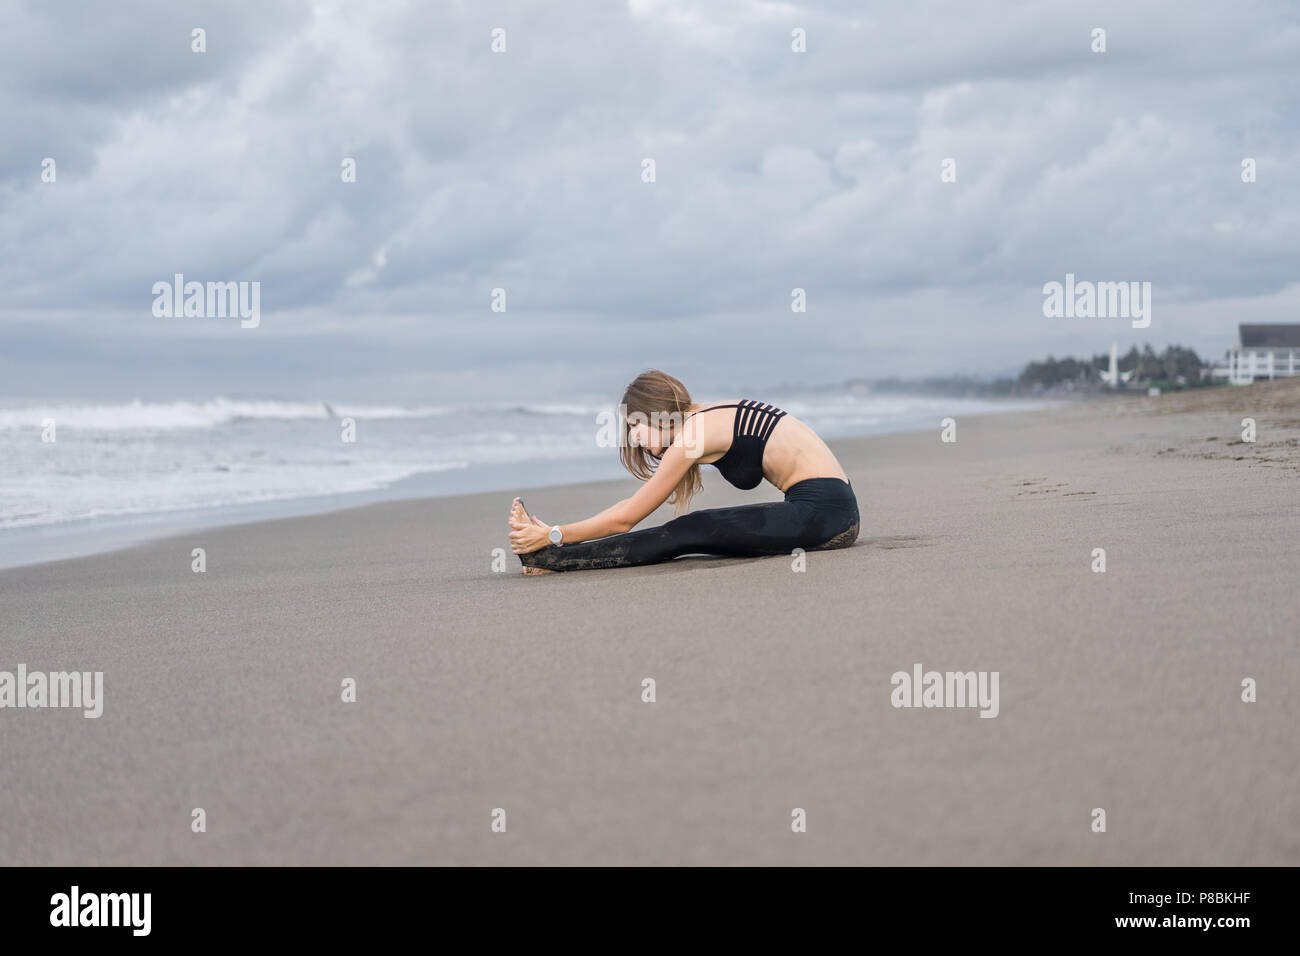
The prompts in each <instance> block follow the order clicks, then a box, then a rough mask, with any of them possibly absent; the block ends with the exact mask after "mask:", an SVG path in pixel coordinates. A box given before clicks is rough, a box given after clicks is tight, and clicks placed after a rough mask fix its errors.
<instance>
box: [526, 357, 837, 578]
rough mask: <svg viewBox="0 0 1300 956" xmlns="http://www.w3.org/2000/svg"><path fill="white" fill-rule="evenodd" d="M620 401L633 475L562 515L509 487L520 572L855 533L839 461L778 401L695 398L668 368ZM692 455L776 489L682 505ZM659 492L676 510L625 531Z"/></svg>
mask: <svg viewBox="0 0 1300 956" xmlns="http://www.w3.org/2000/svg"><path fill="white" fill-rule="evenodd" d="M622 411H623V414H624V428H625V431H624V434H623V436H622V437H623V440H622V441H621V442H620V448H619V457H620V458H622V460H623V464H624V465H625V466H626V467H627V470H628V471H630V472H632V474H634V475H636V476H637V477H638V478H640V479H641V480H642V481H644V482H645V486H644V487H642V488H641V490H640V491H638V492H637V493H636V494H634V495H633V496H632V497H630V498H625V499H624V500H622V501H620V502H619V503H618V504H616V505H614V506H612V507H610V508H606V509H605V510H604V511H602V512H601V513H600V514H598V515H596V516H594V517H591V518H587V519H586V520H585V521H578V522H575V523H574V524H566V525H553V526H552V525H548V524H546V523H545V522H544V521H541V520H539V519H538V518H536V517H534V516H531V515H529V514H528V513H527V512H526V511H525V510H524V507H523V503H522V502H521V501H520V500H519V499H518V498H516V499H515V501H514V504H513V505H512V506H511V509H510V522H509V523H510V545H511V547H512V548H513V549H514V552H515V554H517V555H519V560H520V562H521V563H522V564H523V566H524V573H525V574H541V573H545V572H546V571H578V570H585V569H594V568H624V567H634V566H636V565H643V564H656V563H658V562H660V561H669V560H671V559H673V558H676V557H679V556H681V555H683V554H719V555H727V556H730V557H754V556H758V555H765V554H789V553H790V552H791V551H793V550H794V549H795V548H803V549H804V550H824V549H828V548H847V547H850V546H851V545H852V544H853V542H854V541H856V540H857V538H858V502H857V498H856V497H855V496H854V494H853V487H852V485H851V484H850V483H849V479H848V477H847V476H846V475H845V474H844V469H843V468H841V467H840V463H839V462H838V461H836V460H835V455H834V454H832V453H831V450H830V449H829V448H827V447H826V443H825V442H823V441H822V440H821V439H820V438H818V437H817V433H816V432H814V431H813V430H812V429H811V428H809V427H808V426H807V425H805V424H804V423H803V422H801V421H799V420H798V419H797V418H794V417H793V416H791V415H787V414H786V413H785V412H783V411H781V410H780V409H779V408H774V407H773V406H771V405H765V404H763V403H761V402H754V401H748V400H746V401H739V402H721V403H717V404H711V405H700V404H696V403H694V402H692V401H691V396H690V393H689V392H687V390H686V386H685V385H683V384H682V383H681V382H679V381H678V380H677V379H675V378H673V377H672V376H671V375H668V374H666V373H664V372H658V371H649V372H645V373H643V374H641V375H638V376H637V377H636V379H635V380H634V381H633V382H632V384H631V385H629V386H628V387H627V391H626V392H624V393H623V403H622ZM701 465H713V466H714V467H715V468H717V469H718V471H719V472H721V473H722V477H723V478H725V479H727V481H729V482H731V483H732V484H733V485H735V486H736V487H737V488H744V489H750V488H754V487H757V485H758V483H759V482H760V481H762V480H763V479H764V478H766V479H767V480H768V481H770V482H771V483H772V484H773V485H775V486H776V487H777V488H779V489H781V491H783V492H784V493H785V500H784V501H774V502H765V503H763V504H753V505H743V506H741V507H737V508H711V509H708V510H705V511H696V512H693V513H691V514H682V512H684V511H685V510H686V509H687V507H688V506H689V505H690V501H691V499H692V498H693V497H694V496H695V494H696V493H697V492H698V491H699V490H700V488H701V487H703V482H702V481H701V479H700V466H701ZM665 501H671V502H673V504H674V505H675V506H676V509H677V513H678V514H679V515H681V517H678V518H674V519H673V520H672V521H669V522H668V523H667V524H664V525H661V526H659V527H657V528H647V529H645V530H644V531H632V528H634V527H636V525H637V524H639V523H640V522H641V521H642V520H643V519H644V518H645V517H646V516H647V515H649V514H650V513H651V512H652V511H654V510H655V509H656V508H658V507H659V506H660V505H661V504H663V503H664V502H665Z"/></svg>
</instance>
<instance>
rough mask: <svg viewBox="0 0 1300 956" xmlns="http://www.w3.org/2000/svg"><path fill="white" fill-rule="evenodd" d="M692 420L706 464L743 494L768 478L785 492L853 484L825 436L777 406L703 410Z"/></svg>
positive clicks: (741, 404) (720, 405)
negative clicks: (824, 481)
mask: <svg viewBox="0 0 1300 956" xmlns="http://www.w3.org/2000/svg"><path fill="white" fill-rule="evenodd" d="M688 420H691V421H693V427H694V428H695V429H696V432H695V434H694V435H691V434H690V433H689V432H688V439H689V440H690V441H692V442H698V445H697V447H703V448H706V449H709V451H708V452H707V453H706V454H704V455H702V456H701V457H700V461H701V463H703V464H712V465H714V466H716V467H717V469H718V471H719V472H721V473H722V475H723V477H724V478H726V479H727V480H728V481H729V482H731V483H732V484H733V485H735V486H736V487H738V488H745V489H748V488H753V487H755V486H756V485H757V484H758V483H759V481H760V480H761V479H762V478H766V479H767V480H768V481H770V482H771V483H772V484H774V485H775V486H776V487H777V488H779V489H781V490H782V491H785V490H786V489H788V488H789V487H790V486H791V485H793V484H795V483H797V482H800V481H804V480H805V479H808V478H839V479H840V480H841V481H845V482H847V481H848V476H847V475H846V474H845V473H844V469H843V468H841V467H840V463H839V461H838V460H837V459H836V458H835V454H834V452H832V451H831V450H830V448H828V447H827V445H826V443H825V442H824V441H822V440H821V438H820V436H818V434H817V433H816V432H814V431H813V430H812V429H811V428H809V427H808V426H807V425H806V424H804V423H803V422H802V421H800V420H799V419H797V418H795V417H794V416H793V415H791V414H789V413H788V412H785V411H783V410H782V409H779V408H777V407H776V406H774V405H770V404H767V403H764V402H757V401H753V400H749V399H741V400H738V401H733V402H714V403H710V404H708V405H701V406H698V407H697V408H696V410H695V412H693V413H692V415H691V416H688ZM717 449H723V450H721V451H719V450H717Z"/></svg>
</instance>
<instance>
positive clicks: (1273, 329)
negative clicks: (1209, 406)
mask: <svg viewBox="0 0 1300 956" xmlns="http://www.w3.org/2000/svg"><path fill="white" fill-rule="evenodd" d="M1237 328H1238V330H1239V331H1240V335H1241V344H1240V345H1234V346H1233V347H1232V348H1230V349H1228V354H1227V355H1226V356H1225V358H1224V361H1223V364H1222V365H1216V366H1215V367H1214V369H1213V371H1212V372H1211V374H1212V375H1213V376H1214V377H1215V378H1226V379H1227V380H1228V382H1229V383H1230V384H1232V385H1249V384H1251V383H1252V382H1257V381H1260V380H1261V379H1263V380H1268V379H1274V378H1287V377H1289V376H1292V375H1300V323H1294V322H1292V323H1278V324H1275V325H1239V326H1237Z"/></svg>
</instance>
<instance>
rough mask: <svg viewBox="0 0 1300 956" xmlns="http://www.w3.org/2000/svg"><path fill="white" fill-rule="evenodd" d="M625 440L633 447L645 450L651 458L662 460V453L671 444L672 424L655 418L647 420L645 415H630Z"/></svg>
mask: <svg viewBox="0 0 1300 956" xmlns="http://www.w3.org/2000/svg"><path fill="white" fill-rule="evenodd" d="M627 440H628V441H629V442H630V443H631V444H632V445H633V446H634V447H638V448H644V449H646V450H647V451H648V452H649V453H650V454H651V456H652V457H654V458H662V457H663V455H664V451H665V450H667V448H668V446H669V445H671V444H672V443H673V428H672V423H671V422H669V421H666V420H663V419H659V418H657V417H656V418H655V419H654V420H647V416H645V415H630V416H628V428H627Z"/></svg>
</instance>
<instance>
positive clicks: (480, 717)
mask: <svg viewBox="0 0 1300 956" xmlns="http://www.w3.org/2000/svg"><path fill="white" fill-rule="evenodd" d="M1246 417H1251V418H1253V419H1254V420H1255V422H1256V428H1257V438H1256V441H1254V442H1243V441H1242V440H1241V438H1242V429H1243V425H1242V419H1243V418H1246ZM831 445H832V447H833V449H834V450H835V452H836V454H837V455H838V456H839V458H840V461H841V463H842V464H843V465H844V467H845V469H846V471H847V473H848V474H849V476H850V478H851V479H852V482H853V486H854V489H855V491H856V492H857V495H858V501H859V506H860V510H861V514H862V536H861V538H860V540H859V542H858V543H857V545H856V546H854V547H853V548H850V549H847V550H842V551H832V552H809V553H807V554H806V555H803V556H793V557H791V556H781V557H774V558H759V559H713V558H684V559H679V560H678V561H675V562H672V563H670V564H665V565H659V566H654V567H647V568H636V569H623V570H610V571H590V572H579V573H571V574H550V575H541V576H536V577H531V576H529V577H525V576H523V575H521V574H520V573H519V562H518V560H517V559H516V558H515V557H514V556H513V555H509V554H508V553H507V554H505V556H504V567H505V569H506V570H505V571H504V572H498V571H494V570H493V565H494V562H495V563H497V564H498V566H500V564H501V563H502V562H501V560H500V555H497V556H495V557H494V554H493V549H496V548H507V550H508V545H507V542H506V537H505V535H506V515H507V510H508V507H509V504H510V498H511V495H510V494H508V493H502V492H493V493H491V494H478V495H465V496H456V497H445V498H432V499H426V500H415V501H394V502H382V503H376V504H370V505H366V506H364V507H360V508H354V509H350V510H345V511H338V512H333V513H329V514H320V515H309V516H302V517H292V518H285V519H281V520H274V521H262V522H257V523H252V524H244V525H237V526H230V527H224V528H217V529H208V530H203V531H196V532H193V533H187V534H183V535H180V536H177V537H172V538H168V539H164V540H159V541H153V542H149V543H146V544H142V545H139V546H135V547H131V548H129V549H126V550H120V551H115V552H112V553H108V554H101V555H94V556H90V557H83V558H77V559H73V560H66V561H57V562H50V563H45V564H39V565H32V566H28V567H19V568H12V569H8V570H3V571H0V609H2V610H0V648H2V649H3V655H4V656H3V659H2V660H0V670H4V671H14V670H15V669H16V668H17V667H18V665H20V664H21V665H24V666H25V667H26V668H27V669H28V670H30V671H46V672H50V671H65V670H66V671H72V670H75V671H80V672H102V673H103V700H102V702H101V703H102V708H103V712H102V715H101V716H99V717H95V718H87V717H84V716H83V714H82V712H81V711H80V710H75V709H71V708H67V709H51V710H49V711H48V712H45V711H41V710H37V709H4V710H0V721H3V733H2V734H0V763H2V764H3V780H2V782H0V859H3V860H4V861H5V862H6V863H9V864H20V865H51V864H57V865H75V866H87V865H109V864H122V865H141V864H168V865H188V864H201V865H230V864H252V865H279V864H295V865H297V864H303V865H337V864H344V865H346V864H400V865H419V864H431V865H575V864H602V865H679V864H687V865H744V864H758V865H827V864H829V865H857V864H884V865H1142V866H1152V865H1194V866H1203V865H1229V866H1238V865H1297V864H1300V802H1297V799H1296V793H1297V791H1298V790H1300V747H1297V727H1300V695H1298V693H1297V692H1298V691H1300V666H1298V665H1297V662H1296V653H1295V647H1296V637H1297V633H1298V631H1300V589H1298V588H1297V587H1296V581H1297V561H1296V555H1297V550H1298V548H1297V545H1298V544H1300V380H1294V381H1286V382H1277V383H1266V384H1265V383H1261V384H1257V385H1254V386H1250V387H1248V388H1232V389H1229V388H1219V389H1207V390H1201V391H1195V392H1188V393H1178V394H1171V395H1164V396H1158V397H1154V398H1131V399H1129V398H1126V399H1109V400H1097V401H1089V402H1080V403H1075V404H1071V405H1068V406H1065V407H1059V408H1051V409H1040V410H1034V411H1026V412H1014V413H1005V414H998V415H977V416H970V417H962V416H959V417H957V419H956V441H953V442H945V441H942V440H941V429H940V426H939V422H938V421H937V420H936V422H935V426H934V428H933V429H931V430H927V431H919V432H909V433H905V434H896V435H883V436H874V437H869V438H860V439H844V440H838V441H833V442H831ZM611 454H613V452H611ZM706 472H708V474H707V476H706V490H705V492H704V494H703V495H702V496H701V498H700V499H699V500H698V501H697V502H696V504H695V507H717V506H723V505H731V504H740V503H746V502H751V501H760V500H776V499H778V498H779V492H777V491H776V490H775V489H773V488H771V487H770V486H767V485H764V486H763V488H762V489H761V490H759V491H755V492H749V493H745V492H739V491H736V490H735V489H731V488H729V487H727V486H726V485H724V484H723V482H722V481H721V480H720V479H719V477H718V476H717V475H716V474H715V473H712V469H706ZM635 487H636V482H635V480H634V479H631V478H627V479H625V480H621V481H616V482H593V483H588V484H574V485H566V486H561V487H553V488H545V489H538V490H536V491H530V492H528V493H527V494H526V495H525V497H526V500H527V504H528V507H529V509H530V510H531V511H532V512H533V513H535V514H536V515H538V516H539V517H541V518H543V519H544V520H546V521H548V522H570V521H575V520H578V519H580V518H582V517H586V516H588V515H590V514H592V513H595V512H596V511H599V510H601V509H603V508H605V507H607V506H608V505H610V504H612V503H613V502H614V501H616V500H618V499H619V498H622V497H625V496H626V495H628V494H629V493H631V491H633V490H634V489H635ZM670 517H672V515H671V512H670V510H669V509H668V508H663V509H660V511H659V512H658V513H656V514H655V515H652V516H651V517H650V518H649V519H647V523H646V524H647V525H649V524H654V523H660V522H662V521H665V520H668V519H669V518H670ZM198 548H201V549H203V551H204V560H205V561H206V570H204V571H202V572H200V573H196V572H195V571H194V570H193V569H192V565H193V562H194V561H195V557H194V554H193V552H194V549H198ZM1097 549H1103V550H1104V552H1105V554H1104V561H1105V570H1104V572H1099V571H1098V570H1095V568H1097V567H1098V560H1099V559H1098V555H1097ZM800 563H803V565H804V567H803V569H802V570H796V568H797V567H798V565H799V564H800ZM917 665H920V666H921V667H922V668H923V670H925V671H929V670H935V671H940V672H951V671H956V672H970V671H976V672H988V673H993V672H996V673H997V674H998V676H999V679H998V684H997V686H998V689H999V695H1000V700H999V706H998V708H997V713H996V716H993V717H992V718H991V719H985V718H984V717H981V714H980V712H979V710H978V709H975V708H972V707H896V706H894V703H893V702H892V701H891V696H892V692H893V690H894V687H893V686H892V684H891V680H892V676H893V675H895V674H897V673H899V672H904V673H912V672H913V669H914V667H916V666H917ZM647 679H650V680H652V681H653V682H654V683H653V689H654V700H653V702H648V701H646V700H644V699H643V695H644V694H645V692H646V691H645V687H646V685H645V684H644V683H643V682H645V681H646V680H647ZM1248 679H1249V680H1253V681H1255V682H1256V685H1257V695H1258V697H1257V700H1255V701H1254V702H1245V701H1243V699H1242V695H1243V681H1246V680H1248ZM348 680H351V681H355V701H350V702H349V701H345V700H344V699H343V697H344V695H345V688H344V683H345V682H346V681H348ZM198 808H201V810H202V811H203V814H202V819H203V821H204V823H205V829H204V831H203V832H195V831H194V824H193V821H194V819H195V810H196V809H198ZM796 808H799V809H802V810H803V811H804V812H805V813H806V819H807V827H806V832H793V831H792V827H791V821H792V812H794V811H795V810H796ZM1097 809H1102V810H1104V811H1105V830H1104V832H1097V830H1096V829H1095V821H1096V819H1097V816H1096V814H1095V812H1094V811H1095V810H1097ZM498 811H504V813H503V814H502V813H500V812H498ZM494 819H497V820H500V819H504V821H505V829H504V832H496V831H495V830H494V828H493V822H494ZM498 829H499V827H498Z"/></svg>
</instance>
